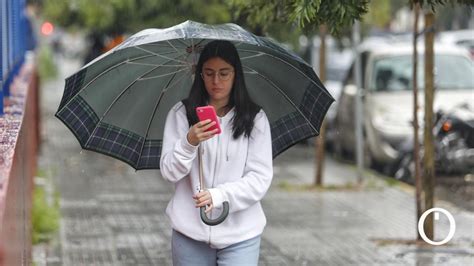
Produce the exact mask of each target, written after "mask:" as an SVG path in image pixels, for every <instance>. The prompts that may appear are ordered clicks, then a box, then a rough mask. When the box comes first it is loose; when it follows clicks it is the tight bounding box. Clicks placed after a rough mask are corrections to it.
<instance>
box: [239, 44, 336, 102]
mask: <svg viewBox="0 0 474 266" xmlns="http://www.w3.org/2000/svg"><path fill="white" fill-rule="evenodd" d="M240 51H245V52H255V51H253V50H246V49H240ZM258 53H261V54H263V55H267V56H269V57H273V58H275V59H277V60H279V61H281V62H283V63H285V64H287V65H289V66H291V67H292V68H293V69H294V70H296V71H297V72H299V73H300V74H301V75H303V76H304V77H306V78H307V79H308V80H309V81H311V82H312V83H313V84H314V85H316V86H317V87H318V88H320V89H323V88H321V86H319V84H317V83H316V82H314V81H313V79H312V78H310V77H308V75H306V74H305V73H303V72H302V71H301V70H299V69H298V68H296V67H294V66H293V65H291V64H290V63H288V62H286V61H285V60H283V59H281V58H279V57H276V56H274V55H271V54H269V53H266V52H264V51H258ZM321 91H322V92H324V93H326V94H327V95H329V96H331V95H330V94H329V92H327V91H326V90H325V89H323V90H321ZM331 97H332V96H331Z"/></svg>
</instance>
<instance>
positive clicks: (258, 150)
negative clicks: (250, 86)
mask: <svg viewBox="0 0 474 266" xmlns="http://www.w3.org/2000/svg"><path fill="white" fill-rule="evenodd" d="M205 105H212V106H214V108H215V109H216V112H217V115H218V117H219V118H218V119H219V122H220V126H221V130H222V133H221V134H218V135H216V131H206V130H207V129H208V128H209V127H211V126H212V125H213V122H212V123H210V121H209V120H206V121H201V122H199V120H198V118H197V115H196V112H195V109H196V107H198V106H205ZM198 148H199V149H198ZM198 150H200V151H201V154H202V166H203V174H204V175H203V176H204V183H205V187H206V188H209V189H207V190H204V191H202V192H199V190H200V188H199V161H198ZM160 169H161V173H162V175H163V177H164V178H165V179H166V180H168V181H170V182H173V183H174V184H175V194H174V196H173V198H172V199H171V201H170V202H169V204H168V207H167V209H166V213H167V215H168V216H169V218H170V220H171V224H172V227H173V234H172V254H173V264H174V265H216V264H218V265H257V264H258V257H259V251H260V236H261V234H262V232H263V229H264V226H265V224H266V218H265V215H264V213H263V210H262V207H261V205H260V200H261V199H262V198H263V196H264V195H265V193H266V192H267V190H268V188H269V187H270V183H271V180H272V177H273V166H272V143H271V135H270V124H269V122H268V119H267V116H266V115H265V113H264V112H263V110H261V108H260V107H258V106H257V105H256V104H255V103H254V102H253V101H252V100H251V99H250V96H249V94H248V92H247V88H246V86H245V81H244V75H243V70H242V64H241V62H240V58H239V55H238V53H237V50H236V48H235V47H234V45H233V44H232V43H230V42H228V41H212V42H210V43H208V44H207V45H206V46H205V47H204V49H203V51H202V52H201V55H200V58H199V61H198V64H197V66H196V75H195V78H194V83H193V85H192V87H191V91H190V93H189V96H188V98H187V99H185V100H183V102H179V103H177V104H176V105H175V106H174V107H173V108H172V109H171V110H170V112H169V113H168V116H167V120H166V125H165V131H164V137H163V150H162V157H161V162H160ZM224 201H228V202H229V207H230V208H229V216H228V217H227V218H226V220H225V221H224V222H223V223H221V224H219V225H217V226H213V227H210V226H207V225H205V224H204V223H203V222H202V221H201V219H200V215H199V208H200V207H202V206H207V207H208V208H207V209H206V212H207V213H208V214H207V215H208V216H209V217H212V218H215V217H217V216H219V214H220V213H221V209H222V203H223V202H224Z"/></svg>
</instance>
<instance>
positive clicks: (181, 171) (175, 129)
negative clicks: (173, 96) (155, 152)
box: [160, 102, 198, 183]
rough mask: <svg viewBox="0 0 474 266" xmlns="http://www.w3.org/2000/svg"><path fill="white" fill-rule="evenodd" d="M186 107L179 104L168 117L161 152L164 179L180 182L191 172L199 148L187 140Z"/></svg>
mask: <svg viewBox="0 0 474 266" xmlns="http://www.w3.org/2000/svg"><path fill="white" fill-rule="evenodd" d="M185 110H186V109H185V107H184V105H183V104H182V103H181V102H179V103H178V104H176V105H175V106H174V107H173V108H171V110H170V111H169V113H168V115H167V117H166V123H165V130H164V135H163V148H162V150H161V159H160V171H161V175H162V176H163V178H164V179H166V180H168V181H170V182H173V183H175V182H178V181H179V180H180V179H182V178H183V177H185V176H187V175H188V174H189V172H190V171H191V167H192V165H193V161H194V159H195V158H196V155H197V148H198V146H193V145H191V144H190V143H189V142H188V140H187V138H186V135H187V132H188V130H189V127H188V121H187V118H186V111H185Z"/></svg>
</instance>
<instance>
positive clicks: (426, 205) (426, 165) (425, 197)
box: [410, 0, 474, 239]
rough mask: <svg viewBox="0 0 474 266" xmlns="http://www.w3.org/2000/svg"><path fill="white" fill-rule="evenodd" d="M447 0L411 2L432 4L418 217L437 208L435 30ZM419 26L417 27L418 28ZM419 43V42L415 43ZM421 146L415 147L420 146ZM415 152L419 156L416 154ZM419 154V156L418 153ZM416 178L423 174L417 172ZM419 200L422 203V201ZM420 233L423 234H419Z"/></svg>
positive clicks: (428, 226) (466, 0) (430, 232)
mask: <svg viewBox="0 0 474 266" xmlns="http://www.w3.org/2000/svg"><path fill="white" fill-rule="evenodd" d="M447 2H448V1H447V0H426V1H425V0H410V4H411V6H414V5H419V6H420V7H423V6H428V7H429V8H430V9H428V10H424V13H425V14H424V18H425V30H424V33H425V56H424V59H425V77H424V79H425V118H424V129H423V144H424V155H423V175H422V180H421V183H422V191H423V193H419V194H418V193H417V197H420V198H417V208H421V210H417V215H418V217H417V218H418V220H419V219H420V216H421V214H422V213H424V212H425V211H427V210H429V209H431V208H433V201H434V184H435V165H434V137H433V131H432V129H433V123H434V121H433V100H434V77H433V69H434V50H433V46H434V32H435V27H434V25H435V15H434V12H435V10H436V7H437V6H440V5H444V4H446V3H447ZM450 2H451V3H452V4H454V3H456V2H458V3H460V4H466V5H471V6H472V5H474V3H473V1H472V0H457V1H456V0H451V1H450ZM415 30H416V29H415ZM414 45H416V43H414ZM414 137H415V139H417V138H418V136H417V135H415V136H414ZM417 149H418V147H415V150H417ZM414 156H418V155H417V154H415V155H414ZM414 158H416V157H414ZM415 178H419V177H418V176H415ZM417 182H418V183H419V182H420V181H417ZM418 203H419V205H418ZM423 228H424V232H425V234H426V236H427V237H428V238H430V239H433V238H434V223H433V215H428V216H427V218H426V219H425V224H424V225H423ZM418 235H419V234H418Z"/></svg>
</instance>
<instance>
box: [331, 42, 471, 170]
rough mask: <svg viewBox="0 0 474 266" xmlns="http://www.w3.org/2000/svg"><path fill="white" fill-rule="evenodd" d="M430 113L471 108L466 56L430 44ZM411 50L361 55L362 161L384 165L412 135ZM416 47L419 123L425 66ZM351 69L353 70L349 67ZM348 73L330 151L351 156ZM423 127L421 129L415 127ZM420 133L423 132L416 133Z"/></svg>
mask: <svg viewBox="0 0 474 266" xmlns="http://www.w3.org/2000/svg"><path fill="white" fill-rule="evenodd" d="M434 50H435V68H434V74H435V90H436V92H435V100H434V109H435V111H436V110H438V109H440V108H443V109H444V108H450V107H452V106H455V105H457V104H459V103H461V102H467V103H468V104H471V105H472V104H474V64H473V61H472V60H471V59H470V56H469V53H468V52H467V51H466V50H464V49H460V48H457V47H456V46H441V45H438V44H435V47H434ZM412 51H413V47H412V45H411V44H410V43H403V44H400V43H397V44H390V45H387V44H379V45H375V46H373V45H372V46H369V47H366V48H365V50H364V51H363V52H362V53H361V55H362V56H361V61H362V71H361V72H362V74H363V79H362V81H363V88H362V90H363V92H362V94H363V112H364V114H363V115H364V121H363V130H364V137H365V143H366V147H365V151H366V158H365V159H366V161H369V164H370V163H372V164H373V163H376V164H378V165H388V164H390V163H391V162H393V161H394V160H395V159H396V158H397V156H398V149H399V148H400V144H401V143H402V142H403V141H404V140H406V139H407V138H408V137H409V136H412V135H413V126H412V121H413V91H412V71H413V62H412ZM423 52H424V49H423V47H422V46H419V47H418V53H419V63H418V66H419V69H418V84H419V85H418V88H419V89H420V93H419V97H418V99H419V109H418V121H420V124H421V123H422V122H423V119H424V116H423V111H424V104H423V103H424V93H423V87H424V71H423V69H424V64H423ZM351 69H353V67H352V68H351ZM353 73H354V72H353V71H352V70H351V71H350V72H349V77H348V79H347V80H346V81H345V83H344V87H343V91H342V94H341V97H340V99H339V104H338V108H337V115H336V121H335V127H336V136H335V148H336V151H339V152H348V153H351V154H354V150H355V145H356V143H355V140H356V139H355V95H356V92H357V88H356V87H355V85H354V75H353ZM422 128H423V126H422V125H420V129H422ZM420 131H422V130H420Z"/></svg>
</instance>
